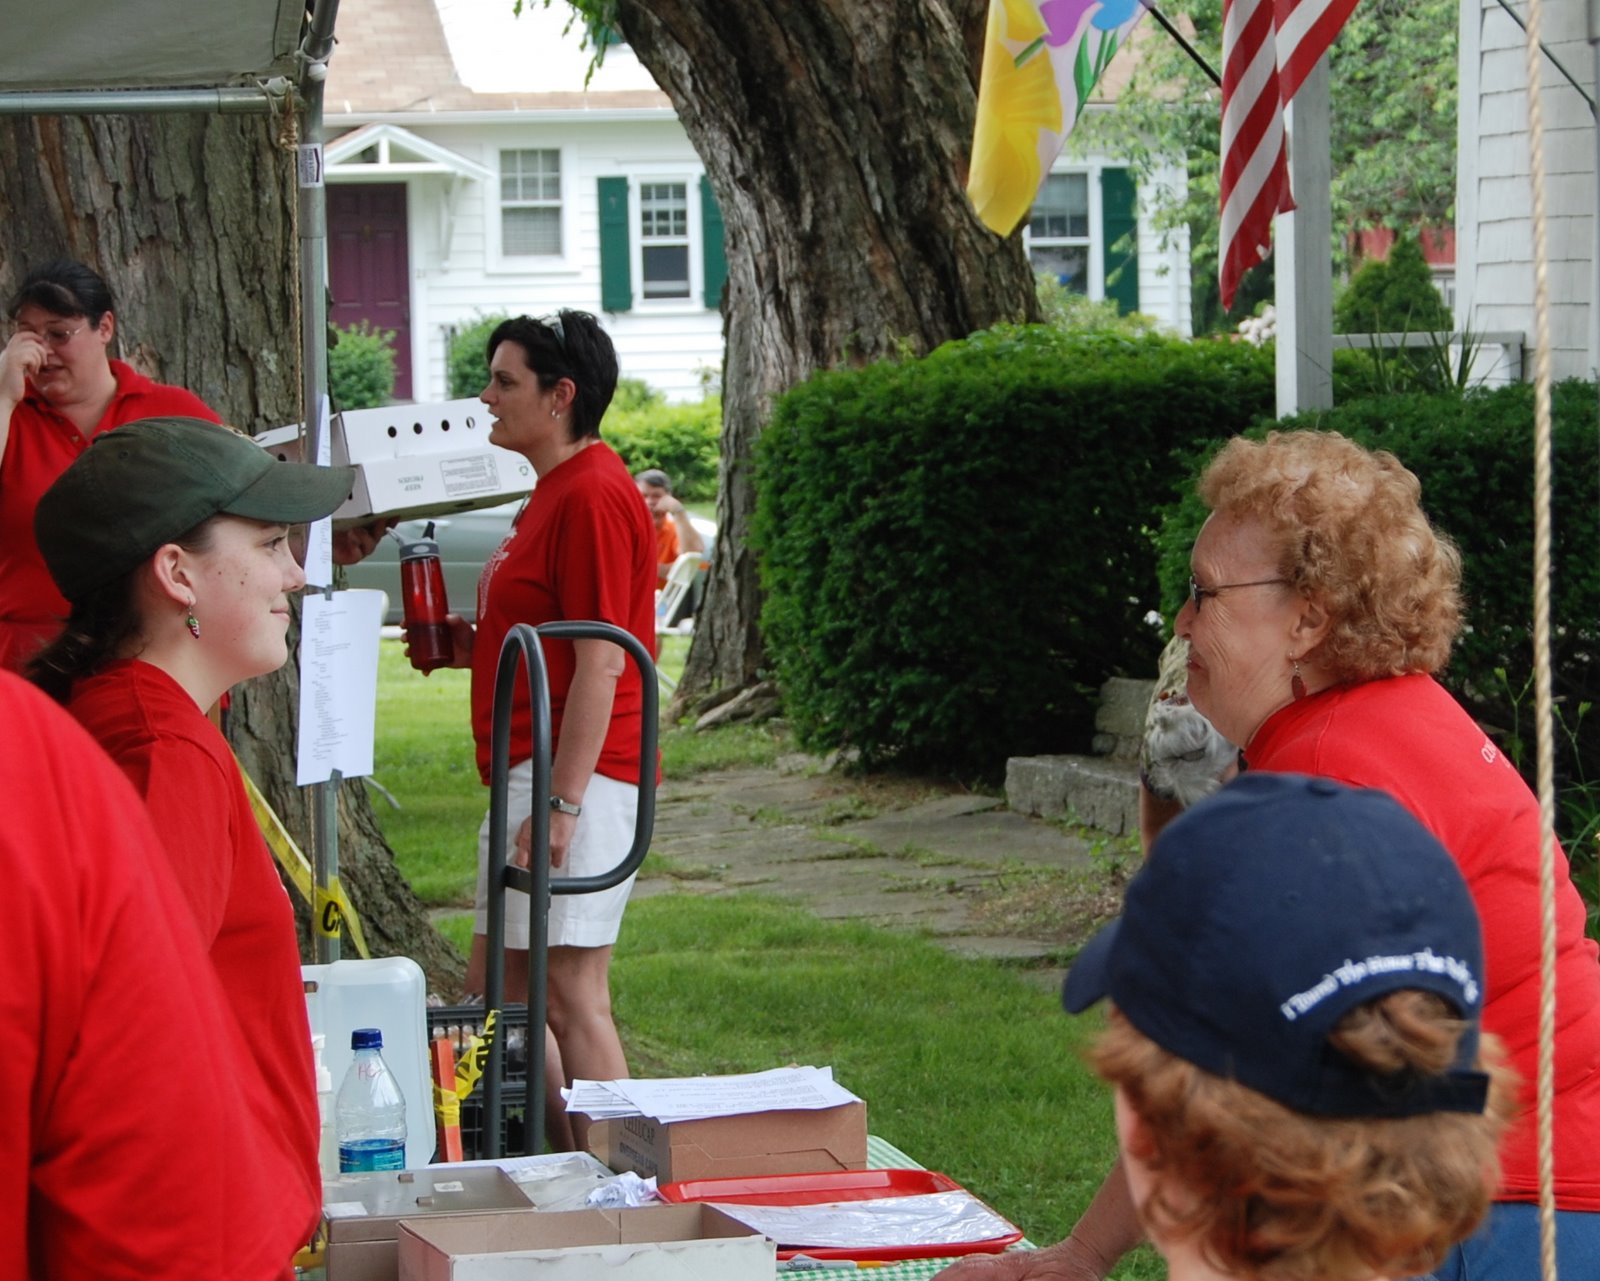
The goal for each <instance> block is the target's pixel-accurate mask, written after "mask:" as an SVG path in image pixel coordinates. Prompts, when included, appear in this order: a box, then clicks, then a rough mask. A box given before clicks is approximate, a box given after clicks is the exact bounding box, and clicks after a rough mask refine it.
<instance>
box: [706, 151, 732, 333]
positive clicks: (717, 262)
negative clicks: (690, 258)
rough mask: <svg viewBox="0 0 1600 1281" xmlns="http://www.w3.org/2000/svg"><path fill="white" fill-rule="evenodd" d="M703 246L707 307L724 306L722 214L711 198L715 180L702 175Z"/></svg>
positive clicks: (725, 265)
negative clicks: (712, 181)
mask: <svg viewBox="0 0 1600 1281" xmlns="http://www.w3.org/2000/svg"><path fill="white" fill-rule="evenodd" d="M700 245H701V254H702V255H703V257H704V259H705V270H704V272H702V273H701V274H702V275H703V276H704V277H705V286H706V289H705V295H706V306H707V307H709V308H711V309H712V310H713V311H716V310H717V309H718V308H720V307H721V306H722V286H723V284H724V283H725V282H726V281H727V279H728V254H727V250H726V249H724V248H723V244H722V210H721V209H720V208H718V206H717V198H716V197H715V196H713V195H712V194H711V180H710V179H709V178H707V177H706V176H705V175H704V174H701V175H700Z"/></svg>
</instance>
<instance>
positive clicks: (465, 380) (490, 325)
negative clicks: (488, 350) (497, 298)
mask: <svg viewBox="0 0 1600 1281" xmlns="http://www.w3.org/2000/svg"><path fill="white" fill-rule="evenodd" d="M505 319H507V316H506V314H505V313H504V312H497V313H496V314H495V315H492V316H479V317H478V318H477V319H475V320H472V321H469V322H468V323H467V324H465V325H463V326H462V327H461V328H460V329H457V330H456V332H455V334H454V335H453V336H452V337H451V339H450V354H449V356H448V358H447V360H446V365H447V367H448V369H449V373H450V399H451V400H461V399H462V398H464V397H467V396H476V395H477V394H478V393H479V392H480V391H482V390H483V389H484V388H485V387H487V386H488V385H489V358H488V356H487V355H485V354H484V347H485V346H487V345H488V342H489V335H490V334H492V333H493V332H494V327H495V326H496V325H498V324H499V323H500V322H501V321H502V320H505Z"/></svg>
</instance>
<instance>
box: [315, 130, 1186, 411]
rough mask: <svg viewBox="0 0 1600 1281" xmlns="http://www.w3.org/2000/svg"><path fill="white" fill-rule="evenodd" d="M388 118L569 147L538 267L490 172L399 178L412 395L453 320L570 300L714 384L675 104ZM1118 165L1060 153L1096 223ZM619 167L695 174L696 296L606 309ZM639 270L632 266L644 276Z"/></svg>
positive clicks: (1160, 262)
mask: <svg viewBox="0 0 1600 1281" xmlns="http://www.w3.org/2000/svg"><path fill="white" fill-rule="evenodd" d="M388 118H389V119H393V120H395V122H396V123H400V124H402V125H403V126H404V128H406V129H407V130H409V131H410V132H412V133H414V134H416V135H417V136H418V137H421V138H424V139H426V140H427V141H429V142H433V143H436V144H438V145H439V146H442V147H445V148H448V149H449V150H450V151H453V152H455V153H457V154H459V155H461V156H463V157H465V158H466V159H468V160H472V161H476V162H477V163H479V164H481V165H484V166H485V167H487V168H489V169H490V170H493V171H494V172H496V173H498V171H499V152H500V150H501V149H503V148H555V149H559V150H560V152H561V166H562V197H563V226H562V232H563V244H564V248H565V253H564V255H563V257H562V258H561V259H560V260H559V261H555V262H552V263H550V264H548V265H546V266H542V267H539V268H536V269H529V268H525V267H522V266H520V265H518V266H514V267H513V266H509V265H508V264H507V263H505V262H504V261H503V260H501V259H500V257H499V255H498V253H497V251H496V241H497V237H498V231H497V227H498V217H499V205H498V189H497V187H496V186H495V184H493V183H482V182H476V181H471V180H467V179H456V180H455V182H456V183H457V189H456V194H455V197H454V212H453V215H447V214H446V212H445V209H446V204H447V201H448V200H449V199H450V194H449V193H450V191H451V188H450V185H449V180H447V179H445V178H442V177H439V176H436V175H425V176H420V177H415V176H414V177H407V178H405V179H404V180H405V181H406V183H407V187H408V217H409V220H410V246H411V259H410V266H411V276H412V288H411V304H412V305H411V325H412V369H413V382H414V386H413V395H414V396H415V397H416V398H417V399H419V400H432V399H443V398H444V397H445V396H446V395H447V394H448V375H447V366H446V360H447V354H448V353H447V346H448V333H449V331H450V329H451V327H460V326H464V325H467V324H470V323H472V321H473V320H474V319H476V318H477V317H479V316H482V315H486V314H492V313H499V312H509V313H511V314H513V315H515V314H518V313H523V312H526V313H528V314H531V315H543V314H545V313H548V312H552V311H555V310H557V309H559V308H561V307H575V308H579V309H582V310H587V311H593V312H595V313H596V314H597V315H599V316H600V318H601V321H602V323H603V324H604V325H605V327H606V329H607V331H608V332H609V333H610V334H611V337H612V340H613V341H614V342H615V343H616V346H617V353H618V357H619V359H620V362H621V366H622V373H623V376H625V377H630V378H640V379H643V380H644V381H645V382H646V383H648V384H649V385H650V386H652V387H655V388H657V389H659V390H660V391H662V392H664V393H665V394H666V395H667V397H668V398H669V399H671V400H675V401H681V400H698V399H699V398H700V397H701V396H702V395H703V394H704V392H705V390H706V388H707V386H708V385H710V386H716V385H718V383H719V381H720V371H721V363H722V317H721V315H720V313H719V312H718V311H716V310H714V309H710V308H707V307H705V306H704V305H703V295H702V288H701V284H702V281H703V274H702V272H703V264H704V247H703V246H702V245H701V244H700V220H699V217H698V203H697V202H698V200H699V179H700V175H701V174H702V172H703V166H702V165H701V163H700V160H699V158H698V157H697V156H696V155H695V152H694V148H693V147H692V146H691V145H690V143H689V140H688V137H687V135H685V133H684V132H683V129H682V127H681V126H680V125H679V124H678V122H677V120H676V118H675V117H674V116H673V115H672V114H671V113H670V112H660V113H648V114H647V113H640V117H639V118H635V119H627V120H617V121H610V122H605V121H589V120H585V121H578V122H573V121H572V120H570V119H567V120H559V121H557V120H552V121H545V122H541V121H539V120H538V118H537V116H536V115H533V114H522V115H519V116H517V117H516V118H511V119H500V120H492V119H490V120H468V121H460V120H458V121H455V122H443V123H429V121H428V118H427V117H426V116H419V115H417V114H410V113H408V114H407V115H406V116H404V117H403V118H401V117H388ZM1116 164H1117V162H1116V161H1115V160H1114V159H1113V158H1110V157H1106V156H1086V157H1082V158H1080V159H1077V160H1073V161H1071V162H1065V161H1064V162H1062V163H1060V164H1058V165H1057V169H1058V170H1061V171H1066V170H1077V171H1088V172H1089V173H1090V175H1091V178H1092V179H1093V181H1092V182H1091V184H1090V190H1091V192H1092V193H1093V196H1092V198H1093V201H1094V202H1095V203H1094V205H1093V207H1092V209H1093V213H1094V225H1095V226H1096V227H1098V225H1099V210H1098V200H1099V181H1098V180H1099V172H1100V170H1101V169H1102V168H1105V167H1108V166H1115V165H1116ZM362 176H363V177H366V176H367V175H362ZM398 176H399V175H397V177H398ZM617 176H626V177H629V178H633V179H638V178H640V177H643V178H645V179H649V178H651V177H657V178H668V177H670V178H672V179H674V180H683V181H686V182H687V184H688V187H689V193H690V202H691V208H690V215H691V216H690V219H689V222H690V235H691V252H690V260H691V286H692V288H691V297H690V298H688V299H686V300H682V301H673V302H644V301H642V300H639V299H638V298H637V297H636V300H635V305H634V307H633V309H632V310H631V311H628V312H618V313H606V312H603V311H601V309H600V239H599V237H600V223H599V209H598V186H597V182H598V179H600V178H603V177H617ZM370 177H371V179H373V180H381V179H383V177H384V175H383V174H381V173H377V172H374V173H372V174H371V175H370ZM1159 178H1160V180H1161V181H1163V182H1165V183H1167V184H1170V185H1173V186H1175V187H1176V188H1177V189H1178V190H1179V191H1180V193H1181V190H1182V187H1183V184H1184V174H1183V171H1182V170H1181V169H1172V170H1169V171H1166V172H1164V173H1163V174H1161V175H1160V176H1159ZM338 180H339V179H338V178H337V177H336V178H335V181H338ZM1147 203H1148V201H1147V195H1146V193H1145V192H1144V191H1143V190H1141V192H1140V201H1139V204H1140V209H1139V246H1138V249H1139V300H1140V301H1139V310H1140V311H1142V312H1144V313H1146V314H1148V315H1151V316H1154V317H1155V318H1156V319H1157V320H1158V321H1159V322H1160V323H1161V324H1162V326H1163V327H1165V328H1167V329H1169V330H1170V331H1172V332H1174V333H1178V334H1182V335H1187V334H1188V333H1189V332H1190V305H1189V304H1190V296H1189V295H1190V286H1189V264H1188V237H1187V232H1186V231H1185V230H1183V229H1179V230H1176V231H1174V232H1170V233H1162V232H1160V231H1157V230H1156V229H1155V228H1154V227H1153V226H1152V225H1151V220H1150V218H1149V216H1148V213H1147V210H1146V205H1147ZM637 210H638V205H637V199H636V197H635V198H633V199H630V211H631V215H632V217H633V218H634V219H636V218H637ZM441 229H447V230H448V238H447V240H446V239H445V238H443V237H442V236H441ZM630 230H631V231H636V228H630ZM635 238H636V236H635ZM1090 257H1091V262H1092V270H1091V277H1090V292H1091V296H1094V297H1102V296H1103V295H1104V285H1105V282H1104V279H1103V267H1102V262H1101V250H1100V246H1099V245H1098V244H1097V246H1096V250H1095V252H1093V253H1092V254H1091V255H1090ZM637 279H638V277H637V272H636V273H635V281H636V282H637Z"/></svg>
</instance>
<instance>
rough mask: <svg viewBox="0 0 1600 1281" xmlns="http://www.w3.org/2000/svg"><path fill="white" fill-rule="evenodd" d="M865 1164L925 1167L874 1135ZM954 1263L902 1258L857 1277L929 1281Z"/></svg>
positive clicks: (1022, 1246) (827, 1274)
mask: <svg viewBox="0 0 1600 1281" xmlns="http://www.w3.org/2000/svg"><path fill="white" fill-rule="evenodd" d="M867 1165H868V1166H869V1167H871V1168H872V1169H874V1170H920V1169H923V1168H924V1167H923V1166H921V1165H920V1164H918V1163H917V1162H916V1161H913V1160H912V1159H911V1158H910V1157H909V1156H907V1155H906V1154H905V1153H904V1152H902V1151H901V1150H900V1149H899V1148H897V1147H895V1145H894V1144H892V1143H890V1142H889V1141H888V1140H887V1139H881V1138H879V1137H878V1136H877V1135H876V1134H869V1135H867ZM995 1208H996V1209H998V1210H1000V1212H1001V1213H1002V1214H1004V1213H1005V1210H1004V1208H1003V1207H999V1206H997V1207H995ZM1033 1248H1034V1247H1033V1243H1032V1242H1031V1241H1029V1240H1028V1239H1027V1238H1023V1240H1022V1241H1021V1242H1019V1243H1018V1244H1017V1245H1015V1246H1013V1247H1012V1249H1014V1250H1031V1249H1033ZM954 1262H955V1260H954V1259H903V1260H901V1261H900V1262H898V1263H885V1264H884V1265H883V1266H882V1267H872V1268H867V1269H863V1270H862V1271H861V1272H860V1273H859V1274H857V1275H860V1276H861V1277H862V1281H868V1278H870V1281H928V1278H930V1277H933V1276H936V1275H937V1274H938V1273H939V1272H941V1271H942V1270H943V1269H945V1268H947V1267H949V1266H950V1265H951V1264H952V1263H954ZM778 1275H779V1277H792V1278H797V1279H798V1278H801V1277H815V1278H817V1281H828V1279H829V1278H833V1277H845V1276H850V1275H852V1274H851V1273H850V1272H848V1271H834V1270H833V1269H829V1270H827V1271H817V1272H782V1271H780V1272H779V1273H778Z"/></svg>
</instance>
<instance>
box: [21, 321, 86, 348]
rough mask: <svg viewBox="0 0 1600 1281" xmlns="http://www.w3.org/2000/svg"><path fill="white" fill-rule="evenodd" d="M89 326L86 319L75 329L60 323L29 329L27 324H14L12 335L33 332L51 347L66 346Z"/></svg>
mask: <svg viewBox="0 0 1600 1281" xmlns="http://www.w3.org/2000/svg"><path fill="white" fill-rule="evenodd" d="M88 327H89V322H88V321H84V323H83V324H81V325H78V326H77V327H76V328H73V329H65V328H63V327H62V326H60V325H50V326H48V327H47V328H44V329H29V328H28V326H26V325H13V326H12V329H11V335H12V337H16V335H18V334H32V335H33V336H34V337H35V338H37V339H39V341H40V342H43V343H45V344H47V345H49V346H51V347H65V346H66V345H67V344H68V343H69V342H71V341H72V340H73V339H74V338H76V337H77V336H78V335H79V334H81V333H82V332H83V331H84V330H85V329H87V328H88Z"/></svg>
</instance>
